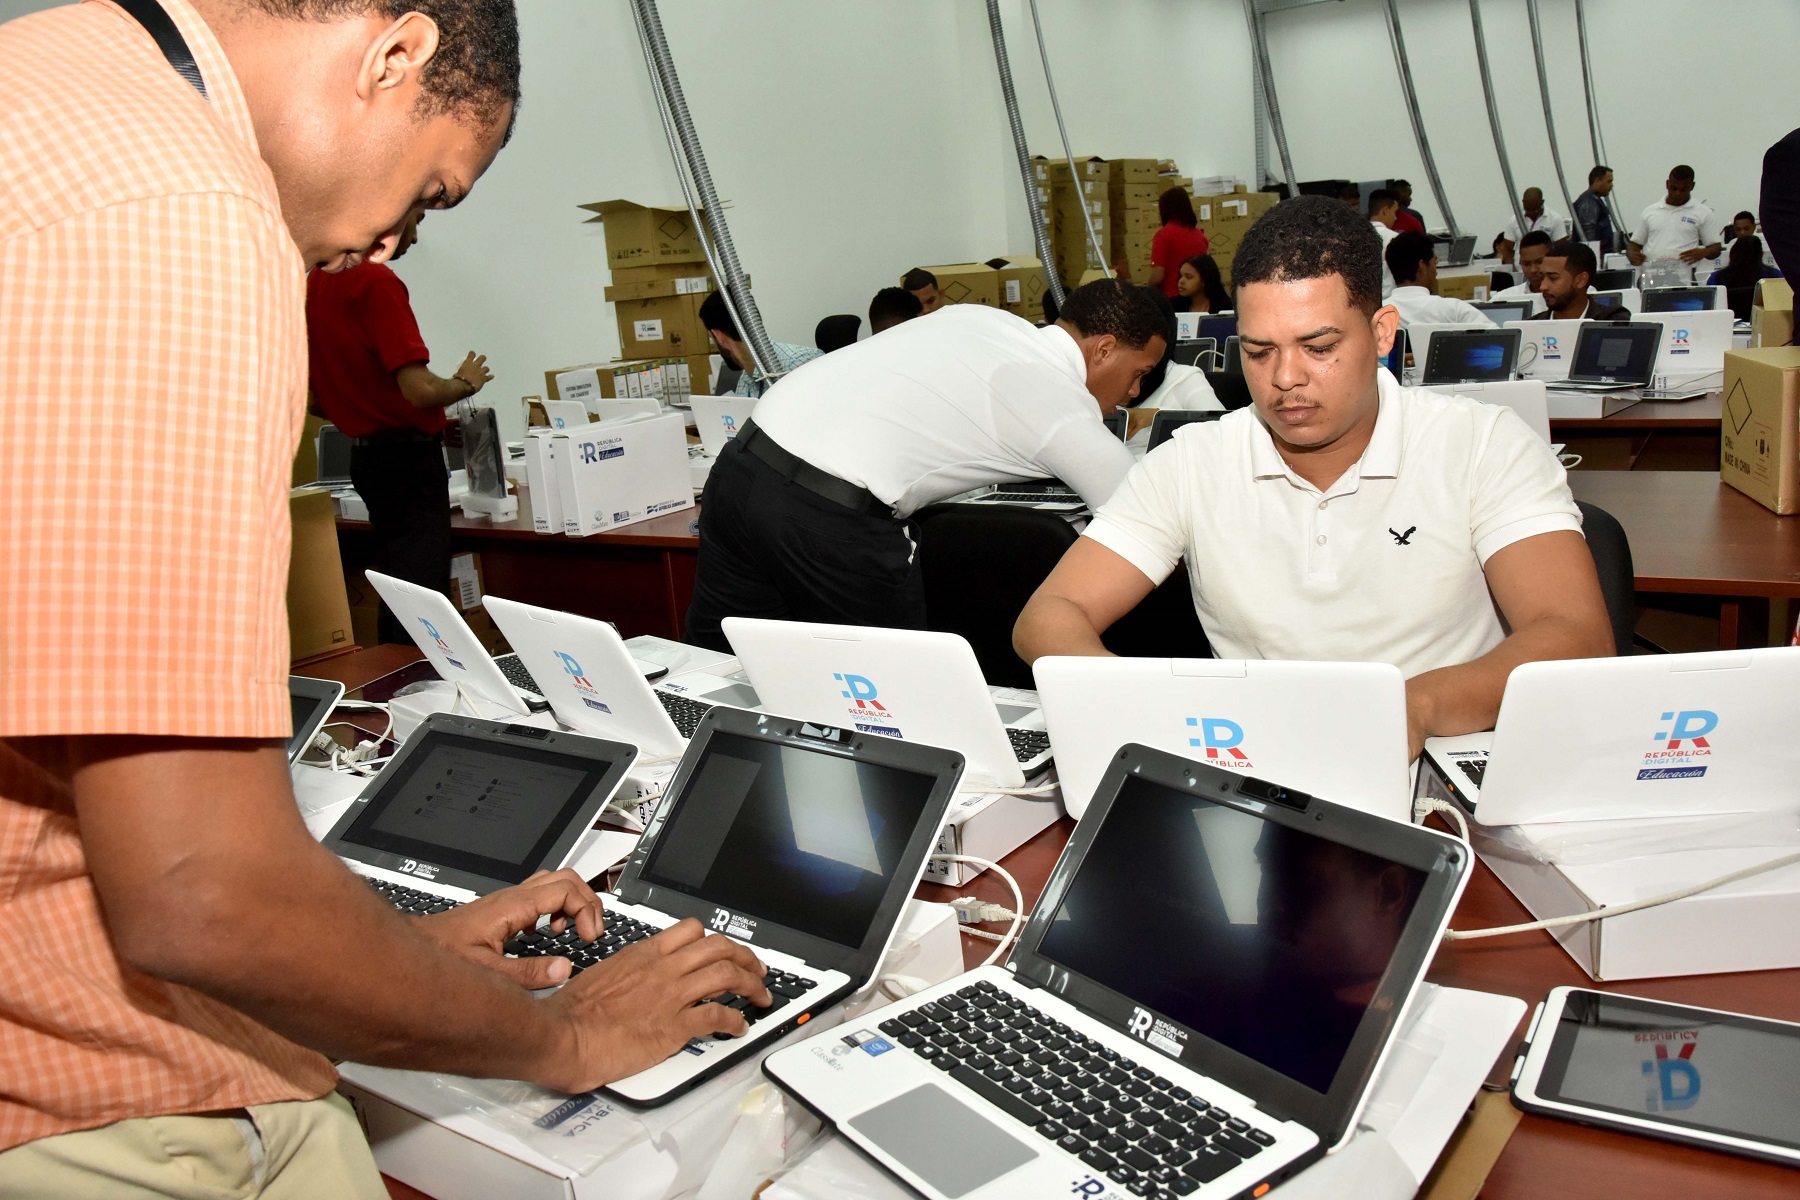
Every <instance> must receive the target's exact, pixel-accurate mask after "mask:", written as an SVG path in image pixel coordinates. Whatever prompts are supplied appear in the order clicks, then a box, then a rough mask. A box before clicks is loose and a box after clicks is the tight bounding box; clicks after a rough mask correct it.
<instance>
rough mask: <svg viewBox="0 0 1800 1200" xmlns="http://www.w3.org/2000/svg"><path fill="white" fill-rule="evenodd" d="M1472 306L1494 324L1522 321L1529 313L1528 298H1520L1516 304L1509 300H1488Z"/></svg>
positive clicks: (1529, 304) (1529, 302) (1529, 303)
mask: <svg viewBox="0 0 1800 1200" xmlns="http://www.w3.org/2000/svg"><path fill="white" fill-rule="evenodd" d="M1474 307H1475V308H1477V309H1479V310H1480V311H1481V314H1482V315H1483V316H1484V317H1486V318H1487V319H1488V320H1490V321H1492V322H1493V323H1494V324H1496V325H1505V324H1506V323H1507V322H1508V321H1523V320H1524V319H1525V318H1526V317H1529V316H1530V315H1531V301H1529V300H1521V301H1519V302H1518V303H1517V304H1514V303H1513V302H1511V301H1509V300H1489V301H1486V302H1485V303H1482V304H1477V305H1475V306H1474Z"/></svg>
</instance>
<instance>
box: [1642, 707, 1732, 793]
mask: <svg viewBox="0 0 1800 1200" xmlns="http://www.w3.org/2000/svg"><path fill="white" fill-rule="evenodd" d="M1661 719H1662V720H1664V721H1668V722H1671V724H1670V725H1669V727H1668V728H1667V729H1659V730H1657V732H1656V737H1655V741H1656V742H1657V747H1656V749H1654V750H1652V751H1650V752H1649V753H1648V754H1646V755H1644V759H1643V762H1641V763H1640V764H1638V773H1637V777H1638V778H1639V779H1699V778H1700V777H1701V776H1703V775H1705V774H1706V768H1707V766H1708V764H1709V760H1711V758H1712V743H1710V742H1708V741H1707V740H1706V739H1707V737H1708V736H1709V735H1711V734H1712V732H1713V731H1714V730H1716V729H1717V728H1718V727H1719V714H1718V713H1716V712H1713V711H1712V710H1711V709H1707V708H1694V709H1684V710H1682V711H1680V712H1666V713H1664V714H1662V717H1661Z"/></svg>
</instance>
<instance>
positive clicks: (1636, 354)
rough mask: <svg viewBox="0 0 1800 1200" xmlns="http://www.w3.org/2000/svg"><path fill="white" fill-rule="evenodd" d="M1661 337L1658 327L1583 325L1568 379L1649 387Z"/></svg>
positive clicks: (1593, 322)
mask: <svg viewBox="0 0 1800 1200" xmlns="http://www.w3.org/2000/svg"><path fill="white" fill-rule="evenodd" d="M1662 336H1663V333H1662V326H1660V325H1615V324H1612V323H1611V322H1607V321H1587V322H1583V324H1582V327H1581V336H1580V337H1579V338H1578V339H1577V340H1576V342H1575V361H1574V362H1573V363H1572V364H1571V365H1570V367H1569V378H1570V379H1575V380H1582V379H1605V380H1618V381H1620V382H1622V383H1634V384H1644V383H1649V382H1650V372H1651V368H1652V366H1653V365H1654V364H1655V362H1656V349H1657V346H1658V345H1659V344H1660V343H1661V342H1662Z"/></svg>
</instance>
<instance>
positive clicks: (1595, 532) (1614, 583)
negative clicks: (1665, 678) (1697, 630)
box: [1575, 500, 1662, 654]
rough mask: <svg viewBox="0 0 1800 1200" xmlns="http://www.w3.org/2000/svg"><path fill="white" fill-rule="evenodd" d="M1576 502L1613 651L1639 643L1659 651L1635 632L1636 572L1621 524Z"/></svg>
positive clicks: (1624, 650)
mask: <svg viewBox="0 0 1800 1200" xmlns="http://www.w3.org/2000/svg"><path fill="white" fill-rule="evenodd" d="M1575 506H1576V507H1577V508H1579V509H1580V510H1581V530H1582V532H1583V533H1584V534H1586V535H1587V544H1588V552H1589V553H1591V554H1592V555H1593V556H1594V569H1595V570H1596V571H1598V572H1599V574H1600V595H1601V597H1602V598H1603V599H1604V600H1605V601H1606V615H1607V617H1608V618H1610V619H1611V621H1612V628H1613V649H1614V651H1615V652H1616V653H1619V654H1630V653H1631V652H1632V650H1633V648H1634V647H1638V646H1641V647H1643V648H1644V649H1647V650H1655V651H1660V650H1661V649H1662V648H1661V647H1660V646H1657V645H1656V644H1655V643H1654V642H1650V641H1648V640H1645V639H1641V638H1639V637H1638V636H1637V575H1636V573H1635V572H1634V571H1633V569H1632V565H1631V542H1630V541H1629V540H1627V539H1626V537H1625V528H1624V526H1622V525H1620V524H1619V522H1618V519H1617V518H1616V517H1614V516H1613V515H1612V514H1611V513H1609V512H1607V511H1606V510H1605V509H1603V508H1597V507H1595V506H1594V505H1592V504H1589V503H1588V502H1587V501H1585V500H1577V501H1576V502H1575Z"/></svg>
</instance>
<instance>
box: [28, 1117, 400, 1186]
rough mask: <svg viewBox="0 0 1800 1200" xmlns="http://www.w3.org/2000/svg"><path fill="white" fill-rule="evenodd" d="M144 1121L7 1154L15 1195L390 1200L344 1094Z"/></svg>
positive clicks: (69, 1135)
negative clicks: (235, 1113)
mask: <svg viewBox="0 0 1800 1200" xmlns="http://www.w3.org/2000/svg"><path fill="white" fill-rule="evenodd" d="M240 1113H242V1114H243V1115H239V1116H232V1115H230V1114H225V1115H213V1116H186V1117H141V1118H137V1119H135V1120H130V1121H120V1122H118V1123H116V1124H113V1125H107V1126H105V1127H103V1128H100V1129H86V1130H82V1131H81V1132H79V1133H64V1134H58V1135H57V1136H55V1137H47V1138H40V1139H39V1140H37V1141H35V1142H27V1143H25V1144H24V1145H23V1146H18V1147H15V1148H14V1149H11V1150H7V1151H5V1152H0V1196H5V1197H6V1198H7V1200H166V1198H174V1200H224V1198H226V1197H230V1198H231V1200H314V1198H315V1197H317V1198H321V1200H323V1198H330V1200H340V1198H341V1200H387V1195H388V1191H387V1187H386V1185H385V1184H383V1183H382V1182H381V1173H380V1172H379V1171H377V1170H376V1169H375V1159H374V1157H373V1156H372V1155H371V1154H370V1153H369V1143H368V1141H367V1139H365V1138H364V1137H363V1132H362V1128H361V1126H359V1125H358V1124H357V1121H356V1115H355V1114H354V1113H353V1112H351V1110H350V1104H349V1102H348V1101H347V1100H345V1099H344V1098H343V1097H342V1096H339V1095H338V1094H337V1093H335V1092H334V1093H332V1094H331V1095H329V1096H325V1097H324V1098H322V1099H319V1100H306V1101H292V1102H288V1103H283V1104H262V1105H258V1106H256V1107H255V1108H250V1109H243V1110H240Z"/></svg>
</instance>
